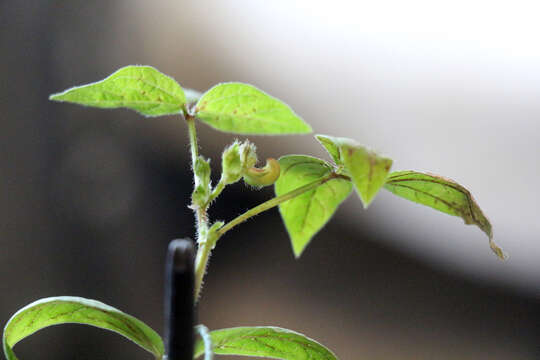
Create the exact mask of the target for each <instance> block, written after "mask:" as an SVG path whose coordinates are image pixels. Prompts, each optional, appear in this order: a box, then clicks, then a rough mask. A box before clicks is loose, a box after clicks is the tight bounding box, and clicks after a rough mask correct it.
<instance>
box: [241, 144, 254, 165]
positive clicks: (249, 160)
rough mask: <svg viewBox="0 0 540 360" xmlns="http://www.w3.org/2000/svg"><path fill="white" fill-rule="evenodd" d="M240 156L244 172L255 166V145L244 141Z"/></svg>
mask: <svg viewBox="0 0 540 360" xmlns="http://www.w3.org/2000/svg"><path fill="white" fill-rule="evenodd" d="M240 156H241V160H242V165H243V167H244V172H245V171H246V170H247V169H249V168H251V167H253V166H255V164H256V163H257V147H256V146H255V144H253V143H251V142H249V141H248V140H246V141H245V142H244V143H242V145H241V149H240Z"/></svg>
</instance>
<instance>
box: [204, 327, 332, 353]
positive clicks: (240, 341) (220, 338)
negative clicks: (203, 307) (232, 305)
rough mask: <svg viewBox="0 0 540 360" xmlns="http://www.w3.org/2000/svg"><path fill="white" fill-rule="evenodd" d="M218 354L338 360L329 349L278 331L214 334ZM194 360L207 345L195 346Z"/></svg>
mask: <svg viewBox="0 0 540 360" xmlns="http://www.w3.org/2000/svg"><path fill="white" fill-rule="evenodd" d="M210 336H211V338H212V344H213V348H214V353H215V354H218V355H243V356H257V357H265V358H272V359H281V360H337V357H336V356H335V355H334V354H333V353H332V352H331V351H330V350H328V349H327V348H325V347H324V346H322V345H321V344H319V343H318V342H316V341H315V340H312V339H310V338H308V337H306V336H304V335H302V334H299V333H297V332H294V331H291V330H286V329H281V328H278V327H269V326H265V327H237V328H230V329H221V330H215V331H211V332H210ZM194 353H195V354H194V356H193V358H194V359H196V358H198V357H199V356H201V355H202V354H203V353H204V343H203V341H202V340H198V341H197V342H196V343H195V352H194Z"/></svg>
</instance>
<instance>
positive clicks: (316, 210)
mask: <svg viewBox="0 0 540 360" xmlns="http://www.w3.org/2000/svg"><path fill="white" fill-rule="evenodd" d="M279 164H280V167H281V175H280V177H279V179H278V180H277V181H276V183H275V192H276V195H277V196H280V195H283V194H286V193H288V192H289V191H292V190H295V189H297V188H299V187H301V186H304V185H306V184H309V183H311V182H313V181H316V180H318V179H321V178H323V177H325V176H328V175H330V174H332V172H333V168H332V167H331V166H330V165H328V164H327V163H326V162H324V161H323V160H320V159H317V158H313V157H310V156H304V155H288V156H284V157H282V158H280V159H279ZM351 191H352V185H351V182H350V181H348V180H345V179H343V178H333V179H331V180H329V181H327V182H325V183H324V184H322V185H320V186H318V187H317V188H315V189H313V190H311V191H307V192H305V193H303V194H302V195H299V196H297V197H295V198H293V199H291V200H288V201H285V202H284V203H282V204H280V205H279V212H280V213H281V217H282V218H283V222H284V223H285V227H286V228H287V231H288V233H289V236H290V238H291V243H292V247H293V252H294V255H295V256H296V257H299V256H300V255H301V254H302V251H303V250H304V248H305V247H306V246H307V244H308V243H309V242H310V240H311V238H312V237H313V236H314V235H315V234H316V233H317V232H318V231H319V230H320V229H321V228H322V227H323V226H324V225H325V224H326V223H327V222H328V220H330V218H331V217H332V215H333V214H334V212H335V211H336V210H337V208H338V206H339V205H340V204H341V203H342V202H343V200H345V199H346V198H347V196H349V194H350V193H351Z"/></svg>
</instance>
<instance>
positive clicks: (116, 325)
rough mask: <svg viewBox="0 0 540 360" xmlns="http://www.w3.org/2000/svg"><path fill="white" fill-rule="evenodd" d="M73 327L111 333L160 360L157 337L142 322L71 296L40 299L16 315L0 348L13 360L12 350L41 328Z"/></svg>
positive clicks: (15, 357) (162, 347)
mask: <svg viewBox="0 0 540 360" xmlns="http://www.w3.org/2000/svg"><path fill="white" fill-rule="evenodd" d="M66 323H76V324H85V325H92V326H96V327H99V328H102V329H106V330H111V331H114V332H116V333H118V334H120V335H122V336H124V337H126V338H128V339H129V340H131V341H133V342H134V343H136V344H137V345H139V346H141V347H142V348H143V349H145V350H147V351H149V352H151V353H152V354H154V356H155V357H156V359H161V358H162V357H163V354H164V346H163V341H162V340H161V338H160V336H159V335H158V334H157V333H156V332H155V331H154V330H152V329H151V328H150V327H148V326H147V325H145V324H144V323H143V322H142V321H140V320H138V319H136V318H134V317H133V316H130V315H128V314H125V313H123V312H121V311H120V310H117V309H115V308H113V307H111V306H108V305H106V304H103V303H101V302H99V301H95V300H89V299H84V298H80V297H73V296H60V297H52V298H46V299H41V300H38V301H36V302H33V303H32V304H30V305H27V306H25V307H24V308H22V309H21V310H19V311H17V312H16V313H15V315H13V316H12V317H11V319H9V321H8V323H7V324H6V327H5V328H4V335H3V341H2V343H3V347H4V353H5V355H6V358H7V360H17V356H15V353H14V352H13V349H12V348H13V346H14V345H15V344H17V343H18V342H19V341H21V340H22V339H24V338H25V337H27V336H29V335H32V334H33V333H35V332H36V331H38V330H41V329H43V328H45V327H48V326H52V325H58V324H66Z"/></svg>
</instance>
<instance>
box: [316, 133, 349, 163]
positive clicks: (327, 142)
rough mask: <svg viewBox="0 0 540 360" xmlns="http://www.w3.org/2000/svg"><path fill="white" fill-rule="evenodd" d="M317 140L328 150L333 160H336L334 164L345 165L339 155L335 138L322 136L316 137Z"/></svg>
mask: <svg viewBox="0 0 540 360" xmlns="http://www.w3.org/2000/svg"><path fill="white" fill-rule="evenodd" d="M315 138H316V139H317V141H319V143H320V144H321V145H322V146H323V147H324V148H325V149H326V151H327V152H328V154H330V156H331V157H332V159H334V162H335V163H336V164H337V165H341V164H342V163H343V162H342V161H341V158H340V155H339V148H338V146H337V145H336V144H335V143H334V139H335V138H332V137H330V136H326V135H321V134H318V135H315Z"/></svg>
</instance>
